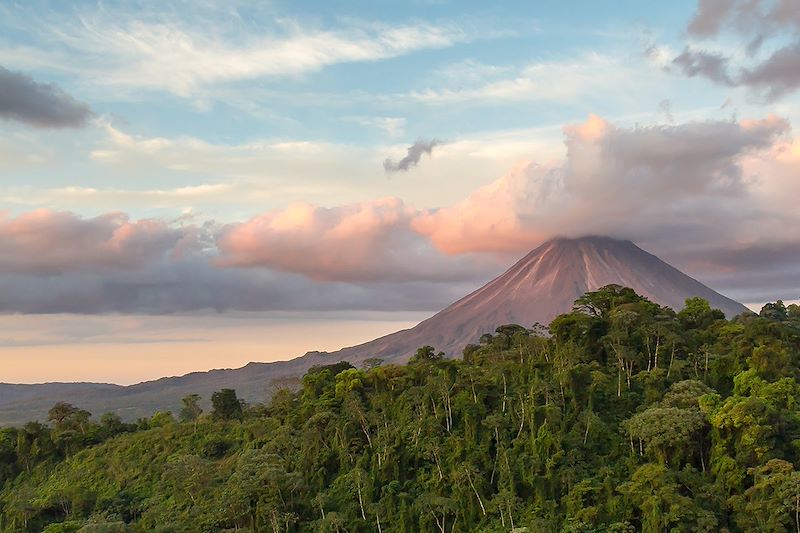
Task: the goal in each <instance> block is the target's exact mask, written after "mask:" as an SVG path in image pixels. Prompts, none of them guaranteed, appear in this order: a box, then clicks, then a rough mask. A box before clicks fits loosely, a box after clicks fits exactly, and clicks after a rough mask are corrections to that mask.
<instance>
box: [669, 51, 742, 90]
mask: <svg viewBox="0 0 800 533" xmlns="http://www.w3.org/2000/svg"><path fill="white" fill-rule="evenodd" d="M728 62H729V60H728V58H727V57H725V56H723V55H720V54H714V53H711V52H704V51H702V50H692V49H690V48H688V47H687V48H686V49H685V50H684V51H683V53H682V54H681V55H679V56H677V57H676V58H675V59H673V60H672V64H673V65H674V66H675V67H677V68H678V69H679V70H680V71H681V73H682V74H683V75H684V76H687V77H689V78H694V77H695V76H700V77H703V78H708V79H709V80H711V81H713V82H716V83H718V84H720V85H727V86H732V85H735V83H734V81H733V80H732V79H731V77H730V74H728Z"/></svg>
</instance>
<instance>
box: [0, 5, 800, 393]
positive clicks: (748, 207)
mask: <svg viewBox="0 0 800 533" xmlns="http://www.w3.org/2000/svg"><path fill="white" fill-rule="evenodd" d="M252 4H253V3H250V2H235V1H234V2H230V1H226V2H221V1H220V2H216V1H212V0H203V1H199V0H198V1H191V2H189V1H186V2H166V1H165V2H157V3H156V2H144V1H143V2H124V3H123V2H113V1H102V2H90V1H76V2H69V3H66V2H40V1H36V0H33V1H24V2H23V1H9V2H3V3H0V249H1V250H2V253H0V313H2V314H0V324H2V325H3V327H2V333H0V381H4V382H24V383H31V382H43V381H84V380H91V381H106V382H115V383H122V384H127V383H134V382H138V381H142V380H146V379H153V378H157V377H161V376H163V375H177V374H183V373H186V372H189V371H194V370H207V369H211V368H227V367H238V366H242V365H244V364H246V363H247V362H249V361H271V360H279V359H289V358H292V357H296V356H298V355H302V354H303V353H305V351H308V350H314V349H318V350H334V349H337V348H340V347H343V346H346V345H352V344H356V343H359V342H364V341H367V340H370V339H372V338H374V337H376V336H379V335H382V334H386V333H389V332H392V331H395V330H397V329H401V328H405V327H410V326H412V325H413V324H415V323H416V322H418V321H419V320H421V319H424V318H425V317H427V316H429V315H430V314H432V313H433V312H435V311H437V310H439V309H441V308H443V307H444V306H446V305H447V304H449V303H451V302H452V301H454V300H456V299H457V298H459V297H460V296H463V295H464V294H466V293H467V292H469V291H470V290H472V289H475V288H477V287H479V286H480V285H482V284H483V283H485V282H487V281H488V280H489V279H491V278H492V277H494V276H495V275H497V274H499V273H501V272H502V271H503V270H505V268H507V267H508V266H509V265H510V264H511V263H513V262H514V261H515V260H516V259H518V258H519V257H521V256H523V255H525V253H527V252H528V251H530V250H531V249H533V248H534V247H536V246H538V245H539V244H541V243H543V242H545V241H546V240H547V239H550V238H552V237H555V236H581V235H587V234H604V235H609V236H612V237H617V238H624V239H631V240H633V241H634V242H636V243H637V244H638V245H639V246H641V247H643V248H644V249H646V250H648V251H650V252H652V253H654V254H656V255H658V256H659V257H661V258H662V259H664V260H666V261H668V262H670V263H672V264H673V265H675V266H676V267H678V268H680V269H681V270H683V271H685V272H687V273H688V274H690V275H692V276H693V277H695V278H697V279H699V280H700V281H702V282H704V283H706V284H707V285H709V286H711V287H712V288H714V289H716V290H718V291H720V292H722V293H724V294H726V295H727V296H730V297H732V298H735V299H738V300H739V301H742V302H744V303H747V304H750V305H752V306H754V307H756V308H757V307H758V306H759V305H760V304H762V303H764V302H767V301H774V300H776V299H778V298H782V299H783V300H785V301H795V300H797V299H798V298H800V231H798V229H797V228H798V225H799V224H800V211H799V210H798V208H797V199H798V198H800V143H799V142H797V141H795V134H794V131H793V126H795V125H796V124H800V3H798V2H797V1H796V0H699V1H698V0H676V1H673V2H648V3H645V2H639V1H633V0H621V1H615V2H596V1H590V0H582V1H578V0H572V1H563V2H558V3H555V2H547V3H545V2H511V1H509V2H492V3H487V2H469V1H458V2H456V1H448V0H410V1H406V2H402V3H394V2H361V1H351V2H348V1H345V2H336V3H331V2H285V1H273V2H261V3H258V5H257V6H253V5H252Z"/></svg>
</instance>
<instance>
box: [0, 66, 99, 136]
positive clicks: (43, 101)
mask: <svg viewBox="0 0 800 533" xmlns="http://www.w3.org/2000/svg"><path fill="white" fill-rule="evenodd" d="M93 116H94V115H93V113H92V110H91V109H90V108H89V106H88V105H86V104H84V103H83V102H79V101H78V100H76V99H74V98H73V97H72V96H70V95H68V94H67V93H65V92H64V91H62V90H61V89H60V88H59V87H58V86H56V85H53V84H49V83H38V82H36V81H34V79H33V78H31V77H30V76H27V75H25V74H23V73H21V72H14V71H11V70H8V69H5V68H3V67H2V66H0V118H2V119H5V120H16V121H19V122H22V123H24V124H27V125H29V126H35V127H38V128H81V127H83V126H85V125H86V123H87V122H88V121H89V119H91V118H92V117H93Z"/></svg>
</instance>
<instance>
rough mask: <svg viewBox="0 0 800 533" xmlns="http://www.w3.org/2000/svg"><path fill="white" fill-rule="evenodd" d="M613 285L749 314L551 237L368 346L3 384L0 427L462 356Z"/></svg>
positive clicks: (603, 248) (680, 280)
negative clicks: (204, 368)
mask: <svg viewBox="0 0 800 533" xmlns="http://www.w3.org/2000/svg"><path fill="white" fill-rule="evenodd" d="M610 283H616V284H618V285H624V286H627V287H631V288H633V289H634V290H636V292H638V293H639V294H642V295H644V296H647V297H648V298H650V299H651V300H653V301H655V302H657V303H660V304H662V305H667V306H670V307H672V308H675V309H680V308H681V307H682V306H683V302H684V300H685V299H686V298H688V297H691V296H701V297H703V298H705V299H707V300H708V301H709V302H710V303H711V305H712V306H713V307H717V308H719V309H722V310H723V311H724V312H725V314H726V315H728V316H729V317H731V316H734V315H737V314H739V313H742V312H746V311H747V309H746V308H745V307H744V306H743V305H742V304H739V303H737V302H735V301H733V300H731V299H729V298H726V297H725V296H722V295H721V294H719V293H717V292H715V291H713V290H712V289H710V288H708V287H706V286H705V285H703V284H702V283H700V282H699V281H697V280H695V279H692V278H691V277H689V276H687V275H686V274H683V273H682V272H680V271H679V270H677V269H675V268H673V267H671V266H670V265H668V264H667V263H665V262H663V261H661V260H660V259H658V258H657V257H656V256H654V255H652V254H649V253H647V252H645V251H644V250H642V249H641V248H639V247H637V246H636V245H635V244H633V243H631V242H629V241H619V240H615V239H610V238H607V237H584V238H580V239H555V240H552V241H549V242H547V243H545V244H543V245H541V246H540V247H538V248H537V249H535V250H533V251H532V252H531V253H529V254H528V255H526V256H525V257H523V258H522V259H521V260H519V261H518V262H517V263H516V264H515V265H514V266H512V267H511V268H510V269H509V270H507V271H506V272H505V273H504V274H502V275H501V276H499V277H497V278H495V279H494V280H492V281H491V282H489V283H488V284H486V285H484V286H483V287H481V288H480V289H478V290H476V291H475V292H473V293H471V294H469V295H467V296H465V297H464V298H462V299H461V300H459V301H457V302H455V303H454V304H452V305H450V306H449V307H447V308H446V309H444V310H442V311H440V312H439V313H437V314H435V315H434V316H432V317H431V318H429V319H427V320H425V321H423V322H421V323H419V324H418V325H417V326H415V327H413V328H410V329H407V330H402V331H398V332H396V333H392V334H390V335H387V336H385V337H381V338H378V339H375V340H373V341H370V342H367V343H364V344H360V345H358V346H353V347H349V348H344V349H342V350H339V351H336V352H331V353H324V352H309V353H307V354H306V355H304V356H303V357H298V358H296V359H292V360H290V361H279V362H274V363H250V364H248V365H247V366H244V367H242V368H237V369H226V370H212V371H210V372H194V373H192V374H187V375H185V376H181V377H170V378H162V379H159V380H155V381H149V382H145V383H139V384H137V385H131V386H128V387H121V386H117V385H106V384H91V383H89V384H87V383H79V384H78V383H76V384H58V383H52V384H43V385H7V384H0V425H3V424H10V423H21V422H24V421H26V420H29V419H31V418H39V419H43V418H45V417H46V413H47V409H49V408H50V407H51V406H52V405H53V404H54V403H55V402H56V401H60V400H65V401H69V402H72V403H74V404H76V405H80V406H81V407H83V408H85V409H88V410H89V411H90V412H92V413H94V414H96V415H99V414H101V413H103V412H107V411H114V412H116V413H118V414H119V415H121V416H122V417H124V418H126V419H134V418H136V417H139V416H147V415H150V414H152V413H153V412H154V411H156V410H165V409H168V410H171V411H173V412H177V411H178V410H179V408H180V399H181V398H182V397H183V396H185V395H187V394H191V393H197V394H200V395H201V396H202V397H204V398H206V399H208V398H209V397H210V396H211V394H212V393H213V392H214V391H216V390H219V389H221V388H224V387H230V388H234V389H236V390H237V392H238V393H239V395H240V397H242V398H244V399H246V400H248V401H264V400H265V399H266V398H267V397H268V395H269V392H270V390H271V389H272V388H273V386H274V385H273V382H274V380H279V379H282V378H286V377H290V376H298V375H301V374H303V373H304V372H305V371H306V370H308V369H309V368H310V367H311V366H313V365H317V364H327V363H333V362H338V361H340V360H346V361H350V362H351V363H353V364H358V363H360V362H363V361H364V360H365V359H368V358H370V357H379V358H381V359H384V360H385V361H386V362H403V361H406V360H407V359H408V358H409V357H410V356H411V355H412V354H413V353H414V352H415V351H416V349H417V348H419V347H420V346H424V345H431V346H435V347H436V348H437V349H438V350H442V351H444V352H445V353H447V354H448V355H450V356H458V355H460V353H461V350H462V349H463V348H464V346H466V345H467V344H468V343H470V342H476V341H477V340H478V339H479V338H480V336H481V335H482V334H483V333H490V332H493V331H494V330H495V328H497V326H500V325H503V324H509V323H516V324H520V325H523V326H531V325H533V324H534V323H536V322H539V323H542V324H546V323H549V322H550V320H552V319H553V317H555V316H557V315H559V314H561V313H564V312H567V311H569V310H570V309H571V308H572V303H573V302H574V301H575V300H576V299H577V298H578V297H580V296H581V295H582V294H584V293H585V292H587V291H590V290H595V289H598V288H600V287H602V286H604V285H608V284H610Z"/></svg>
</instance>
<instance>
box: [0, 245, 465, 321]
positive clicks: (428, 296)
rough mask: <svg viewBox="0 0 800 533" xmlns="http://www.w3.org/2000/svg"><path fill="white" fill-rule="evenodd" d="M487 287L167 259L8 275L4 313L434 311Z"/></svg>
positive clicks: (0, 283) (1, 284)
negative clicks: (99, 269)
mask: <svg viewBox="0 0 800 533" xmlns="http://www.w3.org/2000/svg"><path fill="white" fill-rule="evenodd" d="M479 284H480V283H432V282H424V281H419V282H405V283H392V282H386V283H372V284H364V285H359V284H353V283H341V282H328V283H318V282H315V281H312V280H310V279H308V278H307V277H305V276H302V275H299V274H289V273H281V272H274V271H271V270H268V269H231V268H218V267H215V266H214V265H213V264H212V263H211V262H209V261H208V258H206V257H202V256H192V257H187V258H182V259H179V260H173V259H164V260H161V261H158V262H156V263H154V264H152V265H149V266H147V267H145V268H142V269H140V270H135V271H125V272H122V271H118V272H105V273H102V274H87V273H82V272H72V273H67V274H62V275H58V276H36V275H25V274H0V293H2V295H3V297H2V299H0V312H4V313H27V314H41V313H79V314H107V313H136V314H152V315H159V314H175V313H190V312H198V311H207V310H212V311H216V312H225V311H337V310H339V311H349V310H352V311H362V310H363V311H431V310H438V309H441V308H442V307H444V306H445V305H447V304H449V303H451V302H452V301H454V300H455V299H457V298H459V297H461V296H463V295H464V294H466V293H467V292H469V291H470V290H472V289H474V288H475V287H476V285H479Z"/></svg>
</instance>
